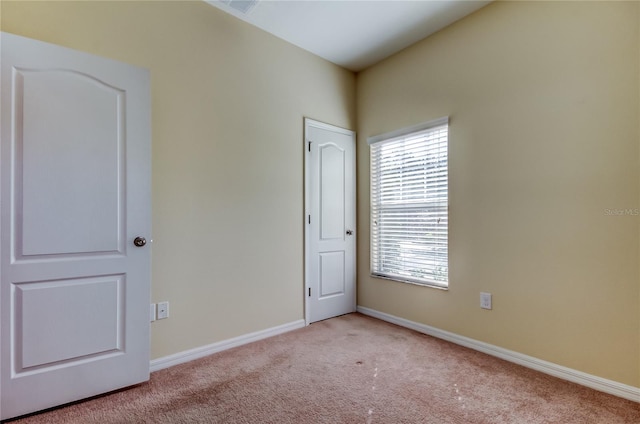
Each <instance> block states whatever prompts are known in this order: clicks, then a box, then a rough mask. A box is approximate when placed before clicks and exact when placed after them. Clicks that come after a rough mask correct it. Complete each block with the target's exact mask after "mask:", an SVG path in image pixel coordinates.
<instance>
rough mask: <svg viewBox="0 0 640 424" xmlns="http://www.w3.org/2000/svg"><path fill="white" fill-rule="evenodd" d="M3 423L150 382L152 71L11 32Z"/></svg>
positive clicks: (0, 339)
mask: <svg viewBox="0 0 640 424" xmlns="http://www.w3.org/2000/svg"><path fill="white" fill-rule="evenodd" d="M0 43H1V49H0V50H1V54H2V63H1V66H2V67H1V72H0V76H1V88H2V97H1V100H0V101H1V102H2V103H1V106H2V107H1V115H0V118H1V123H2V125H1V126H0V200H1V201H0V212H1V218H0V419H7V418H12V417H15V416H19V415H23V414H27V413H31V412H35V411H38V410H41V409H45V408H49V407H52V406H56V405H60V404H63V403H67V402H72V401H76V400H79V399H82V398H86V397H90V396H94V395H97V394H101V393H104V392H108V391H111V390H115V389H118V388H121V387H126V386H129V385H133V384H137V383H140V382H142V381H146V380H148V378H149V297H150V296H149V295H150V293H149V292H150V247H149V246H145V247H141V248H138V247H134V246H133V239H134V238H135V237H136V236H143V237H146V238H151V232H150V231H151V225H150V222H151V213H150V212H151V197H150V177H151V155H150V149H151V137H150V102H149V73H148V71H146V70H144V69H140V68H136V67H133V66H131V65H127V64H123V63H120V62H115V61H112V60H108V59H103V58H99V57H96V56H91V55H88V54H85V53H81V52H76V51H73V50H70V49H66V48H62V47H58V46H54V45H51V44H46V43H42V42H39V41H35V40H29V39H26V38H23V37H18V36H15V35H11V34H6V33H1V35H0Z"/></svg>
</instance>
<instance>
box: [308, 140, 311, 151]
mask: <svg viewBox="0 0 640 424" xmlns="http://www.w3.org/2000/svg"><path fill="white" fill-rule="evenodd" d="M308 145H309V151H311V142H310V141H309V142H308Z"/></svg>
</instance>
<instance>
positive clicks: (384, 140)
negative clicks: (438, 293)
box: [369, 118, 449, 288]
mask: <svg viewBox="0 0 640 424" xmlns="http://www.w3.org/2000/svg"><path fill="white" fill-rule="evenodd" d="M448 129H449V119H448V118H442V119H438V120H436V121H431V122H427V123H425V124H421V125H417V126H414V127H411V128H405V129H402V130H399V131H395V132H392V133H388V134H383V135H379V136H375V137H371V138H370V139H369V144H370V146H371V273H372V275H374V276H378V277H383V278H390V279H393V280H399V281H405V282H411V283H416V284H424V285H429V286H436V287H441V288H446V287H447V286H448V284H449V283H448V282H449V260H448V258H449V255H448V222H449V219H448V218H449V213H448V209H449V207H448V204H449V196H448Z"/></svg>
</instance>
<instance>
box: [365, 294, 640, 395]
mask: <svg viewBox="0 0 640 424" xmlns="http://www.w3.org/2000/svg"><path fill="white" fill-rule="evenodd" d="M357 311H358V312H360V313H361V314H364V315H368V316H371V317H374V318H378V319H380V320H383V321H387V322H390V323H392V324H396V325H399V326H401V327H406V328H410V329H412V330H415V331H418V332H420V333H423V334H427V335H429V336H433V337H437V338H439V339H443V340H447V341H449V342H452V343H455V344H458V345H460V346H464V347H468V348H470V349H474V350H477V351H479V352H483V353H486V354H489V355H491V356H495V357H498V358H500V359H504V360H505V361H509V362H513V363H515V364H518V365H522V366H524V367H527V368H531V369H534V370H536V371H540V372H542V373H545V374H549V375H552V376H554V377H558V378H561V379H563V380H567V381H571V382H573V383H577V384H580V385H582V386H586V387H590V388H592V389H595V390H598V391H601V392H604V393H609V394H611V395H614V396H618V397H621V398H624V399H629V400H632V401H635V402H640V388H638V387H633V386H628V385H626V384H622V383H618V382H616V381H612V380H607V379H605V378H601V377H597V376H595V375H591V374H587V373H584V372H582V371H577V370H574V369H571V368H567V367H563V366H562V365H557V364H554V363H552V362H547V361H543V360H541V359H537V358H534V357H532V356H528V355H523V354H522V353H518V352H514V351H512V350H508V349H504V348H501V347H498V346H494V345H491V344H488V343H484V342H481V341H478V340H474V339H470V338H468V337H464V336H460V335H458V334H454V333H450V332H448V331H444V330H440V329H438V328H435V327H431V326H428V325H425V324H420V323H418V322H414V321H409V320H407V319H404V318H400V317H396V316H394V315H389V314H386V313H384V312H379V311H376V310H374V309H370V308H366V307H364V306H358V308H357Z"/></svg>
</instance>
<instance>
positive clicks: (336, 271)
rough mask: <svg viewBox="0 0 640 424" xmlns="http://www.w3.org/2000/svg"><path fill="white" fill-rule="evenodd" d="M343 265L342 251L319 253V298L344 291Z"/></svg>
mask: <svg viewBox="0 0 640 424" xmlns="http://www.w3.org/2000/svg"><path fill="white" fill-rule="evenodd" d="M344 265H345V263H344V251H339V252H322V253H320V296H319V297H320V298H323V297H329V296H335V295H340V294H343V293H344V289H345V286H344V284H345V275H344Z"/></svg>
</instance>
